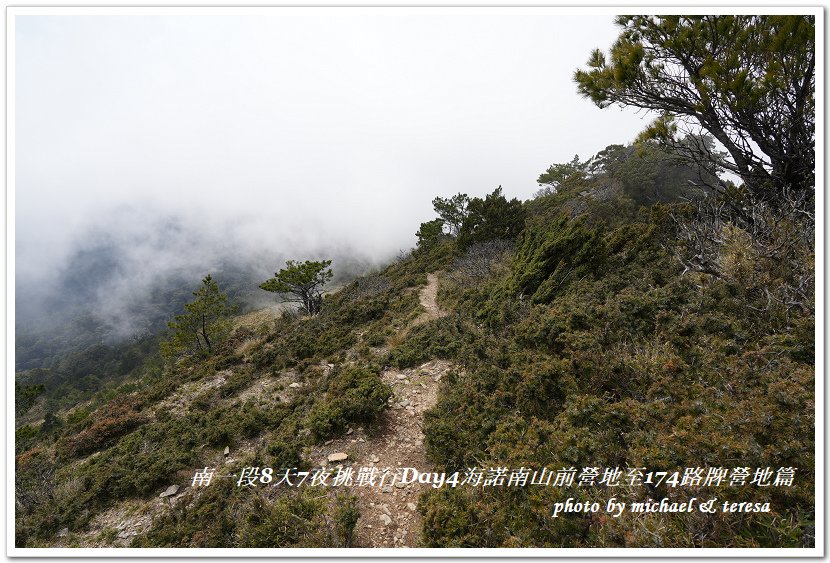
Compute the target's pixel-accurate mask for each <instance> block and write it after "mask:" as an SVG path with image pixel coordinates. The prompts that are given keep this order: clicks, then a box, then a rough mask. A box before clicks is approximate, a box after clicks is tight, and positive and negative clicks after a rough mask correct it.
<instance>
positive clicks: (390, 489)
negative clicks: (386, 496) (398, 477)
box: [380, 485, 392, 493]
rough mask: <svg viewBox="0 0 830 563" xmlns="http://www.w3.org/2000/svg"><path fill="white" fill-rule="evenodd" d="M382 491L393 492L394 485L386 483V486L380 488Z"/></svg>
mask: <svg viewBox="0 0 830 563" xmlns="http://www.w3.org/2000/svg"><path fill="white" fill-rule="evenodd" d="M380 492H382V493H391V492H392V485H386V486H384V487H383V488H382V489H381V490H380Z"/></svg>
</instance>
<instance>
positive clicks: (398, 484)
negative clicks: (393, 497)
mask: <svg viewBox="0 0 830 563" xmlns="http://www.w3.org/2000/svg"><path fill="white" fill-rule="evenodd" d="M395 486H396V487H398V488H399V489H403V488H404V487H406V485H404V484H403V483H401V482H400V481H398V482H397V483H395Z"/></svg>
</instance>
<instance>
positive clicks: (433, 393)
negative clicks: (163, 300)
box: [14, 16, 816, 547]
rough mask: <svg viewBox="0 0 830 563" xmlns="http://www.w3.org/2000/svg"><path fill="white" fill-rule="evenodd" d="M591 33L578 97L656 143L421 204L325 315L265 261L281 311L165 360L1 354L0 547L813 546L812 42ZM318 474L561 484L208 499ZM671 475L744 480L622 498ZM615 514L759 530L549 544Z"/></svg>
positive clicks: (628, 27)
mask: <svg viewBox="0 0 830 563" xmlns="http://www.w3.org/2000/svg"><path fill="white" fill-rule="evenodd" d="M617 23H618V24H619V25H620V26H621V27H622V28H623V30H622V33H621V36H620V39H619V40H618V41H617V43H616V44H615V45H614V47H613V48H612V50H611V52H610V57H606V56H605V55H604V54H603V53H601V52H599V51H597V52H595V53H594V54H592V56H591V58H590V60H589V62H588V66H589V69H588V70H587V71H578V72H577V73H576V76H575V79H576V81H577V83H578V86H579V90H580V92H581V93H582V94H583V95H585V96H587V97H589V98H590V99H592V100H593V101H594V102H595V103H597V104H598V105H599V106H600V107H607V106H608V105H610V104H612V103H619V104H623V105H633V106H635V107H640V108H647V109H654V110H656V111H659V112H660V117H659V118H658V119H657V120H656V121H655V122H654V123H653V124H652V125H651V126H650V127H649V129H647V131H646V132H645V133H644V134H643V135H642V136H641V137H640V138H639V139H638V140H637V142H636V143H634V144H632V145H610V146H608V147H607V148H606V149H604V150H603V151H601V152H599V153H598V154H596V155H594V156H593V157H591V158H589V159H587V160H586V161H582V160H581V159H580V158H579V157H578V156H576V157H574V159H573V160H572V161H569V162H565V163H558V164H553V165H551V166H550V167H549V168H548V169H547V170H545V171H542V172H541V175H540V176H539V183H540V185H541V186H543V187H542V189H541V190H540V191H539V192H538V193H537V194H536V196H535V197H534V198H533V199H531V200H529V201H524V202H523V201H519V200H518V199H515V198H513V199H508V197H506V196H505V195H504V193H503V190H502V188H501V186H499V187H498V188H496V189H494V190H493V192H491V193H489V194H487V195H486V196H484V197H469V196H467V195H466V194H463V193H459V194H456V195H454V196H451V197H440V196H439V197H436V198H435V199H434V200H433V206H434V209H435V213H436V216H435V217H433V218H431V219H428V220H427V221H425V222H423V223H422V224H421V225H420V227H419V228H418V230H417V232H416V236H417V240H418V242H417V246H416V248H414V249H413V250H412V251H411V252H409V253H407V254H405V255H402V256H400V257H399V259H398V260H396V261H394V262H393V263H391V264H388V265H387V266H386V267H385V268H382V269H380V270H379V271H372V272H365V273H364V275H361V276H357V277H355V278H354V279H351V280H350V281H349V282H348V283H346V284H345V285H344V286H343V287H342V288H340V289H339V290H337V291H331V292H330V293H328V294H324V293H323V289H322V286H323V285H324V284H325V283H326V282H327V281H328V280H329V279H330V278H331V273H330V272H329V271H328V269H327V268H328V266H329V265H330V264H331V263H330V262H329V261H328V260H323V261H320V262H312V261H306V262H299V261H294V260H289V261H287V262H286V268H285V269H282V270H280V271H278V272H276V273H275V277H274V278H273V279H271V280H268V281H267V282H264V283H263V284H262V285H260V287H262V288H264V289H266V290H267V291H273V292H276V293H280V294H293V295H294V296H295V297H299V302H300V303H301V304H302V307H301V308H300V309H299V310H297V311H294V310H291V309H288V308H286V309H285V310H282V311H280V312H276V311H275V310H265V311H258V312H250V313H247V314H245V315H236V316H233V314H232V313H231V311H232V308H231V306H230V303H226V296H225V294H224V293H223V292H222V290H223V285H222V284H223V280H222V279H221V278H220V277H219V276H210V275H209V276H207V277H205V278H204V279H203V280H202V284H203V285H202V287H201V288H199V289H196V287H197V286H198V284H197V281H194V283H193V286H194V288H191V291H192V289H196V291H194V292H193V296H194V297H195V299H194V300H193V301H192V302H190V303H188V304H187V305H185V313H183V314H182V313H181V311H180V310H177V311H170V312H169V316H168V318H169V319H171V322H170V323H169V325H168V326H169V327H170V331H168V332H166V333H160V334H156V335H152V336H145V337H141V338H136V339H135V340H133V341H131V342H125V343H120V344H111V345H110V344H106V345H105V344H97V345H89V346H87V345H84V346H83V349H80V350H74V351H73V352H72V353H71V354H68V355H66V356H65V357H63V358H62V359H60V360H58V359H56V358H53V357H51V356H50V357H49V361H48V362H46V363H44V362H43V358H42V357H41V355H42V354H41V348H42V343H39V344H37V345H36V346H35V345H34V344H33V343H31V342H28V341H27V342H26V343H24V344H25V345H26V349H27V350H28V352H27V358H28V360H27V363H26V364H25V366H26V367H31V366H41V367H39V368H37V369H30V370H28V371H26V372H23V373H21V374H18V377H17V384H18V385H17V386H16V397H15V399H16V401H15V408H16V429H15V441H14V443H15V454H16V458H15V508H16V510H15V525H16V527H15V531H16V533H15V543H16V545H17V546H20V547H48V546H53V547H54V546H61V547H67V546H68V547H76V546H132V547H352V546H357V547H382V546H389V547H391V546H425V547H810V546H814V544H815V530H814V526H815V521H816V514H815V457H814V452H815V447H816V444H815V424H816V417H815V412H816V396H815V392H814V389H815V376H816V374H815V353H816V351H815V328H816V327H815V275H814V270H815V249H814V246H815V242H814V240H815V198H814V193H815V187H814V184H813V183H814V175H815V171H814V166H815V164H814V153H813V152H812V151H813V150H814V143H815V139H814V135H815V131H814V115H813V112H814V100H813V93H814V87H815V85H814V56H815V55H814V52H813V49H812V42H811V41H812V40H813V38H814V33H815V30H814V21H813V18H812V17H810V16H803V17H802V16H780V17H779V16H769V17H767V16H699V17H698V16H694V17H681V16H666V17H653V16H637V17H634V16H631V17H621V18H618V20H617ZM773 55H774V56H773ZM683 96H686V97H688V98H690V99H685V98H684V97H683ZM649 104H651V105H649ZM695 120H697V121H695ZM694 123H697V124H698V126H694V127H692V128H691V129H689V127H690V124H694ZM684 128H685V129H684ZM707 132H708V133H707ZM709 134H712V135H714V137H715V138H716V139H717V142H718V143H720V145H717V144H716V143H715V141H714V140H713V138H712V137H710V136H709ZM719 146H722V147H723V148H724V149H725V150H726V151H727V152H726V153H721V152H719V150H720V149H719V148H718V147H719ZM753 151H754V152H753ZM724 172H728V173H730V174H731V176H729V175H726V174H724ZM730 178H731V179H730ZM413 231H415V225H413ZM332 267H333V268H334V269H335V270H336V268H337V262H336V261H335V262H334V263H333V265H332ZM93 329H95V327H93ZM96 330H97V329H96ZM68 331H69V329H66V330H65V331H63V332H62V334H65V333H67V332H68ZM83 336H84V335H83V334H80V335H79V339H80V340H83V338H82V337H83ZM84 342H86V341H84ZM58 344H60V346H64V345H65V344H67V343H65V342H62V343H58ZM59 349H60V350H64V349H67V350H69V349H71V346H67V347H66V348H62V347H61V348H59ZM162 352H163V353H162ZM29 356H31V357H29ZM324 463H327V464H328V467H329V468H333V467H337V465H338V464H339V465H340V466H341V467H343V466H346V467H352V468H357V467H360V466H362V465H364V466H365V465H372V464H374V465H376V466H378V467H383V466H389V467H391V468H392V469H394V468H395V467H398V466H400V467H407V466H408V465H409V464H412V465H413V466H417V468H418V469H419V470H422V471H425V472H430V473H437V474H440V473H445V474H447V475H450V474H452V473H454V472H459V474H461V475H467V476H468V477H469V476H470V475H471V474H472V473H473V472H474V470H475V469H476V468H478V469H482V470H484V471H485V472H488V471H489V470H490V469H491V468H495V469H498V468H505V471H507V472H509V471H510V470H514V469H515V470H518V469H520V468H525V469H526V468H531V469H537V470H540V469H542V468H546V469H548V470H551V471H553V472H555V473H556V474H557V476H558V475H559V474H560V473H561V474H562V475H567V474H568V472H569V471H571V476H572V477H573V476H575V475H580V478H579V479H571V480H567V479H563V480H561V481H559V482H558V483H557V484H556V486H539V485H538V484H537V485H528V486H507V485H506V484H505V483H503V482H501V481H494V480H493V479H492V478H491V479H490V481H489V485H492V486H478V485H479V484H480V482H479V481H475V480H474V479H467V480H466V481H465V483H464V484H458V486H443V487H432V486H430V485H429V484H424V483H416V484H414V485H412V486H411V487H407V486H406V485H404V486H402V487H398V486H397V485H396V486H395V487H392V486H388V487H386V490H384V488H381V487H377V489H372V488H360V487H308V486H306V487H285V486H282V487H278V486H257V487H240V486H237V482H236V480H235V478H232V477H230V476H232V475H239V474H241V472H242V471H243V468H246V467H254V466H256V467H272V468H274V469H275V471H276V472H279V470H280V469H283V470H284V469H287V468H297V469H298V470H300V471H302V470H309V469H311V468H314V467H320V466H321V464H324ZM206 468H216V469H217V477H216V478H215V480H214V481H213V482H212V483H211V484H210V485H209V486H202V487H200V486H196V484H195V483H194V482H193V481H192V480H191V479H192V478H193V477H194V473H195V472H196V471H198V470H201V469H206ZM571 468H572V469H571ZM615 468H619V469H620V470H621V474H622V477H621V479H620V480H619V481H618V482H613V483H612V484H602V485H599V484H595V485H586V484H584V483H583V480H582V477H581V475H583V474H584V475H588V476H590V470H592V469H593V470H595V476H596V477H597V481H598V482H599V478H600V477H601V476H603V475H604V473H605V472H606V471H608V470H611V469H615ZM689 468H691V469H695V468H699V469H700V471H702V472H703V474H704V475H705V474H708V471H709V470H711V469H713V468H715V469H717V468H725V469H727V470H728V471H729V472H730V475H734V474H736V473H738V474H739V473H740V472H741V471H740V470H741V468H747V469H746V471H747V472H748V475H747V478H746V479H745V480H744V481H741V480H727V481H723V480H720V481H717V480H716V481H713V482H706V483H704V482H703V481H702V480H701V479H689V480H686V479H685V478H684V482H683V484H682V486H680V485H679V483H678V482H677V481H674V482H673V481H672V480H671V479H666V480H660V481H659V482H654V481H650V480H640V481H637V479H636V477H637V475H638V472H640V471H642V472H645V471H662V472H666V473H667V474H669V475H671V474H673V473H674V472H678V474H679V475H684V476H685V477H688V476H689V475H690V474H689V472H688V471H687V470H688V469H689ZM764 469H766V470H768V471H769V472H770V474H769V475H772V476H773V477H774V476H775V475H777V474H779V473H778V472H783V473H787V472H789V474H790V475H791V476H792V477H793V480H792V483H791V484H784V485H781V484H773V483H771V482H770V481H769V480H767V479H768V478H769V475H767V477H764V478H760V480H759V477H758V474H757V473H756V470H764ZM586 470H588V473H585V471H586ZM692 476H693V475H692ZM276 477H277V475H275V478H276ZM503 477H504V475H503ZM640 477H644V475H643V474H642V473H640ZM261 483H264V482H261ZM612 496H613V497H614V498H615V499H616V500H617V501H618V502H625V503H626V505H627V506H632V505H633V503H645V504H647V503H649V502H651V501H657V502H658V503H659V502H660V501H661V500H663V499H666V500H665V502H671V503H691V502H692V499H695V500H696V501H697V502H698V503H700V502H701V501H702V499H709V498H717V499H719V500H718V502H719V503H723V502H727V503H758V505H763V504H765V503H768V504H769V511H748V512H747V511H741V512H727V511H723V510H718V511H715V512H714V513H704V512H700V511H689V512H682V511H677V512H642V513H637V514H633V513H626V514H624V515H622V516H620V517H614V516H613V515H610V514H608V513H606V512H605V511H604V510H602V511H598V512H585V511H582V512H563V513H561V514H558V515H557V516H556V517H554V516H553V514H552V510H553V509H554V507H555V506H556V505H557V503H565V502H567V501H568V499H578V500H579V501H580V502H582V503H585V502H588V503H592V502H597V503H598V505H600V506H603V507H604V506H605V505H606V502H607V501H608V499H609V498H610V497H612ZM752 506H755V505H754V504H752Z"/></svg>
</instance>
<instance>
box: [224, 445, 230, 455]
mask: <svg viewBox="0 0 830 563" xmlns="http://www.w3.org/2000/svg"><path fill="white" fill-rule="evenodd" d="M229 455H231V447H230V446H225V457H228V456H229Z"/></svg>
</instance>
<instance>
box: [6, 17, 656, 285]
mask: <svg viewBox="0 0 830 563" xmlns="http://www.w3.org/2000/svg"><path fill="white" fill-rule="evenodd" d="M537 12H538V10H537ZM612 20H613V17H612V16H611V15H607V16H596V17H595V16H591V17H585V16H580V17H577V16H567V15H559V14H556V13H554V12H549V15H539V14H538V13H537V14H533V15H517V14H516V13H515V11H514V12H511V11H497V12H494V13H492V14H482V13H478V14H476V13H473V12H470V13H463V14H458V13H455V14H436V13H435V11H434V10H433V11H432V13H429V12H426V11H425V12H423V13H420V12H419V13H417V14H415V15H413V14H412V11H411V10H410V11H407V12H402V11H396V10H395V9H386V10H375V11H373V12H371V13H368V12H366V11H350V10H348V9H318V10H316V11H305V12H302V13H298V12H296V11H295V12H289V11H280V10H274V11H273V12H269V14H268V15H252V16H234V17H228V16H209V15H195V14H194V15H185V16H164V17H162V16H126V15H124V16H17V17H16V22H15V27H16V43H15V50H16V52H15V64H16V74H15V100H16V108H15V110H16V111H15V118H16V129H15V149H16V161H15V164H16V178H15V193H16V209H15V220H16V268H17V276H18V281H20V280H21V279H30V278H31V279H34V278H37V277H38V276H39V275H44V274H46V273H48V272H50V271H54V268H55V267H56V265H58V266H59V265H60V264H62V261H63V260H65V259H66V256H67V253H68V252H69V250H70V248H71V247H72V245H73V244H75V241H77V240H78V237H79V236H81V235H84V234H85V233H88V231H89V230H90V229H91V228H94V229H95V230H96V232H98V233H99V235H100V233H105V236H109V237H112V238H113V240H115V241H118V240H121V239H124V240H126V239H129V240H132V241H135V240H136V239H141V238H142V237H145V236H146V237H147V238H148V239H150V238H156V239H157V238H158V233H157V232H155V233H154V232H149V231H151V230H153V229H155V226H154V225H155V223H154V221H156V220H158V219H159V218H162V217H168V216H170V217H175V218H176V221H179V222H180V225H181V227H182V229H184V230H185V231H188V232H189V233H190V234H189V237H188V239H187V240H190V241H192V240H196V241H202V242H203V244H204V245H205V246H209V247H211V248H212V249H213V250H216V249H217V248H219V247H221V248H222V249H223V250H222V251H228V252H236V251H240V250H239V249H241V248H245V247H246V246H249V247H251V248H252V249H253V248H254V247H256V249H266V250H267V249H268V248H269V247H277V246H278V247H280V248H281V249H282V250H283V251H286V249H288V251H289V252H293V251H294V250H295V249H296V252H297V253H298V254H299V253H302V252H306V251H311V250H312V249H319V248H325V247H326V245H328V244H335V245H339V246H341V247H347V246H349V247H354V248H356V249H358V250H359V252H361V253H363V254H365V255H367V256H373V257H384V256H390V255H394V254H396V253H397V251H398V250H399V249H403V248H410V247H412V246H413V245H414V242H415V236H414V233H415V231H416V230H417V228H418V225H419V223H420V222H422V221H426V220H429V219H431V218H433V215H434V214H433V213H432V208H431V203H430V202H431V200H432V198H433V197H434V196H436V195H443V196H449V195H452V194H454V193H457V192H466V193H468V194H470V195H483V194H485V193H488V192H490V191H492V190H493V189H494V188H495V187H497V186H498V185H499V184H501V185H502V186H503V188H504V192H505V194H506V195H507V196H508V197H518V198H520V199H528V198H529V197H531V195H532V194H533V192H534V191H535V190H536V189H538V186H537V184H536V181H535V180H536V178H537V176H538V175H539V174H540V173H541V172H543V171H544V170H545V169H546V168H547V166H549V165H550V164H551V163H552V162H563V161H566V160H570V159H571V158H572V157H573V155H574V154H575V153H579V154H580V156H582V157H583V158H584V157H586V156H589V155H591V154H594V153H596V152H597V151H599V150H601V149H602V148H603V147H605V146H606V145H608V144H611V143H624V142H630V141H631V140H633V138H634V137H635V135H636V134H637V133H638V132H639V131H640V130H641V129H643V128H644V127H645V125H646V119H647V117H645V116H641V115H636V114H635V113H633V112H631V111H628V112H623V111H621V110H619V109H616V108H611V109H607V110H600V109H598V108H597V107H595V106H594V105H593V104H592V103H591V102H589V101H587V100H585V99H582V98H581V97H580V96H579V95H578V94H577V92H576V87H575V85H574V83H573V81H572V75H573V72H574V70H575V69H576V68H577V67H578V66H583V65H584V62H585V61H586V60H587V58H588V55H589V53H590V51H591V49H593V48H595V47H601V48H603V49H607V48H608V47H609V46H610V45H611V43H612V42H613V40H614V38H615V37H616V36H617V33H618V32H617V30H616V28H615V27H614V26H613V23H612ZM124 233H127V235H125V234H124ZM119 237H120V238H119ZM125 237H126V238H125ZM130 237H132V238H131V239H130ZM133 243H134V242H133ZM154 244H158V241H156V243H154ZM161 244H163V241H162V242H161ZM185 248H186V247H185ZM153 252H155V250H154V251H153ZM175 252H178V253H180V254H181V252H182V249H181V248H176V250H175ZM186 253H187V255H186V256H185V255H181V259H182V260H183V261H195V262H198V261H199V254H200V252H199V250H198V249H194V251H193V252H186ZM145 254H146V253H145ZM141 256H142V260H144V261H146V263H151V262H152V259H153V258H152V252H151V253H150V255H149V256H147V255H141ZM303 257H304V256H302V255H299V256H297V258H303ZM173 259H174V260H175V256H174V257H173ZM275 266H276V264H267V265H266V266H265V269H266V270H267V271H273V270H274V267H275Z"/></svg>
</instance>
